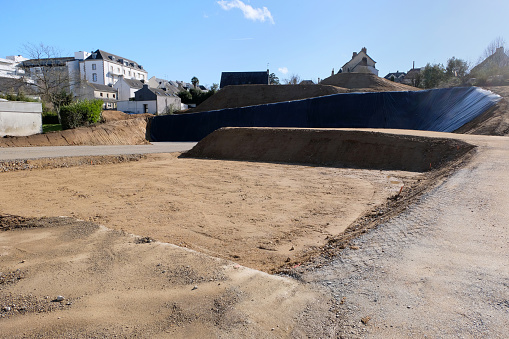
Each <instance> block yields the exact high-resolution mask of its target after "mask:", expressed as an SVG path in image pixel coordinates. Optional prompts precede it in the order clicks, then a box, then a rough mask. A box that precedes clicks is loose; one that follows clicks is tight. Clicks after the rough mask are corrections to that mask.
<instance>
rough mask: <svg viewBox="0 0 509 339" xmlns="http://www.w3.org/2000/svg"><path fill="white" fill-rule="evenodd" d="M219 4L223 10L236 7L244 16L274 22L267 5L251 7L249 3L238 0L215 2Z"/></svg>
mask: <svg viewBox="0 0 509 339" xmlns="http://www.w3.org/2000/svg"><path fill="white" fill-rule="evenodd" d="M217 3H218V4H219V6H221V8H222V9H224V10H225V11H229V10H230V9H232V8H238V9H240V10H241V11H242V13H244V17H245V18H246V19H249V20H253V21H261V22H265V21H266V20H268V21H270V22H271V23H272V24H274V18H272V14H270V11H269V10H268V9H267V7H262V8H253V7H252V6H251V5H246V4H245V3H243V2H242V1H240V0H230V1H227V0H220V1H218V2H217Z"/></svg>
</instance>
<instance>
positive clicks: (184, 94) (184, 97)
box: [177, 90, 193, 104]
mask: <svg viewBox="0 0 509 339" xmlns="http://www.w3.org/2000/svg"><path fill="white" fill-rule="evenodd" d="M177 95H178V97H179V98H180V100H181V101H182V103H183V104H191V103H192V101H193V96H192V95H191V93H189V92H188V91H186V90H182V91H180V92H178V93H177Z"/></svg>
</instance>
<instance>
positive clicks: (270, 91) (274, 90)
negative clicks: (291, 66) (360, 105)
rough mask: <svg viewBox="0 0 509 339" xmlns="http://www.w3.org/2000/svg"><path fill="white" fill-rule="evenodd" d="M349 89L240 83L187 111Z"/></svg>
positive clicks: (295, 98) (222, 90)
mask: <svg viewBox="0 0 509 339" xmlns="http://www.w3.org/2000/svg"><path fill="white" fill-rule="evenodd" d="M347 92H348V90H347V89H345V88H340V87H336V86H329V85H291V86H271V85H239V86H226V87H225V88H222V89H221V90H220V91H219V92H217V93H216V94H214V95H213V96H211V97H210V98H209V99H207V100H205V101H204V102H203V103H201V104H200V105H199V106H198V107H196V108H194V109H189V110H188V111H186V112H185V113H195V112H205V111H212V110H216V109H223V108H235V107H245V106H254V105H264V104H270V103H275V102H283V101H292V100H301V99H307V98H314V97H320V96H324V95H331V94H338V93H347Z"/></svg>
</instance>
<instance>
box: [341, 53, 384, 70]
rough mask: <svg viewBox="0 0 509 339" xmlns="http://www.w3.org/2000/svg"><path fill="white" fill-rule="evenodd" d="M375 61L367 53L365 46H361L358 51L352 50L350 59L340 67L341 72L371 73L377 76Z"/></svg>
mask: <svg viewBox="0 0 509 339" xmlns="http://www.w3.org/2000/svg"><path fill="white" fill-rule="evenodd" d="M375 64H376V61H375V60H373V59H372V58H371V57H370V56H369V55H368V51H367V49H366V47H363V48H362V49H361V51H360V52H359V53H357V52H353V55H352V60H350V61H348V62H347V63H346V64H344V65H343V67H341V72H343V73H373V74H374V75H376V76H378V70H377V69H376V68H375Z"/></svg>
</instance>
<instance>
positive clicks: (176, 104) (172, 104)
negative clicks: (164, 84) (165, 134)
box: [157, 95, 181, 115]
mask: <svg viewBox="0 0 509 339" xmlns="http://www.w3.org/2000/svg"><path fill="white" fill-rule="evenodd" d="M180 103H181V102H180V98H178V97H177V98H176V97H168V96H164V97H163V96H159V95H158V96H157V115H161V114H167V113H168V112H169V111H178V110H179V109H180ZM166 107H168V109H167V108H166Z"/></svg>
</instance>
